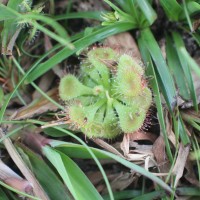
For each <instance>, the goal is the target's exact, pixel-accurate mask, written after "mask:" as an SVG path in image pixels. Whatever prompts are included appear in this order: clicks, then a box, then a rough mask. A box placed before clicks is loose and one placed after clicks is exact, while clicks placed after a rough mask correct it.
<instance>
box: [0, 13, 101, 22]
mask: <svg viewBox="0 0 200 200" xmlns="http://www.w3.org/2000/svg"><path fill="white" fill-rule="evenodd" d="M101 14H102V12H99V11H85V12H74V13H72V12H71V13H67V14H63V15H56V16H52V18H53V19H55V20H65V19H78V18H81V19H95V20H99V21H102V20H103V19H102V17H101ZM0 19H1V18H0Z"/></svg>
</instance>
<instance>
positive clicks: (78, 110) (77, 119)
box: [67, 104, 87, 129]
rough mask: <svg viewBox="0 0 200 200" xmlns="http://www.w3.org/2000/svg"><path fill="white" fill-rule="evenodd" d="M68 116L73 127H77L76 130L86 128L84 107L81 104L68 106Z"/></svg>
mask: <svg viewBox="0 0 200 200" xmlns="http://www.w3.org/2000/svg"><path fill="white" fill-rule="evenodd" d="M67 113H68V115H69V118H70V122H71V124H72V125H73V126H77V128H76V129H79V128H80V127H82V126H84V125H85V123H86V119H87V118H86V115H85V113H84V111H83V106H82V105H80V104H73V105H69V106H68V112H67Z"/></svg>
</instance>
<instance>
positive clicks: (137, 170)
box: [54, 127, 173, 193]
mask: <svg viewBox="0 0 200 200" xmlns="http://www.w3.org/2000/svg"><path fill="white" fill-rule="evenodd" d="M55 129H59V130H61V131H63V132H64V133H66V134H68V135H71V136H72V137H74V138H76V139H77V140H78V141H80V139H79V138H77V137H76V136H74V135H72V134H71V133H70V132H69V131H67V130H65V129H61V128H58V127H55ZM80 142H81V143H82V144H84V143H83V141H80ZM54 145H55V144H54ZM55 147H59V145H58V146H56V145H55ZM84 147H87V145H85V144H84ZM59 150H60V151H61V149H59ZM87 150H89V152H90V153H91V152H92V150H91V149H90V147H87ZM99 151H101V152H102V153H103V154H104V155H106V156H108V157H110V158H112V159H114V160H116V161H117V162H119V163H121V164H122V165H124V166H126V167H128V168H130V169H132V170H134V171H136V172H138V173H140V174H142V175H144V176H146V177H147V178H149V179H151V180H152V181H154V182H155V183H157V184H158V185H160V186H161V187H162V188H163V189H165V190H167V191H169V192H170V193H173V191H172V190H171V188H170V187H169V186H168V185H167V184H166V183H164V182H163V181H162V180H161V179H159V178H158V177H156V176H154V175H153V174H152V173H150V172H148V171H146V170H145V169H144V168H142V167H140V166H138V165H135V164H133V163H131V162H129V161H127V160H125V159H123V158H121V157H119V156H117V155H115V154H112V153H109V152H106V151H103V150H99Z"/></svg>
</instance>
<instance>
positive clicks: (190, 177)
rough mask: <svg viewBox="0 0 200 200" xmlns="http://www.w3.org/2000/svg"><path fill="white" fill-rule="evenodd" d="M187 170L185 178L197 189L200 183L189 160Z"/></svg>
mask: <svg viewBox="0 0 200 200" xmlns="http://www.w3.org/2000/svg"><path fill="white" fill-rule="evenodd" d="M185 168H186V169H187V172H186V174H185V176H184V177H185V178H186V180H187V181H189V182H190V183H191V184H192V185H195V186H196V187H200V183H199V181H198V179H197V177H196V175H195V173H194V168H193V166H192V163H191V160H190V159H189V158H188V159H187V162H186V165H185Z"/></svg>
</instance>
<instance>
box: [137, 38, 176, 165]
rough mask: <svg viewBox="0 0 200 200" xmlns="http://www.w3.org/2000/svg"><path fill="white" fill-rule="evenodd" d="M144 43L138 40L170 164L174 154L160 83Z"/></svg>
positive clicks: (140, 39)
mask: <svg viewBox="0 0 200 200" xmlns="http://www.w3.org/2000/svg"><path fill="white" fill-rule="evenodd" d="M143 42H144V41H143V40H142V38H139V40H138V43H139V48H140V52H141V54H142V58H143V60H144V63H145V64H146V66H148V68H147V75H148V76H149V77H150V84H151V87H152V89H153V93H154V99H155V103H156V108H157V112H158V120H159V124H160V127H161V130H162V133H163V137H164V140H165V145H166V150H167V155H168V157H169V160H170V162H171V163H173V156H172V152H171V149H170V145H169V141H168V135H167V130H166V126H165V120H164V114H163V108H162V102H161V97H160V91H159V86H158V81H157V75H156V73H155V70H154V66H153V63H152V60H151V57H150V53H149V52H148V50H147V48H146V47H145V45H144V43H143Z"/></svg>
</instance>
